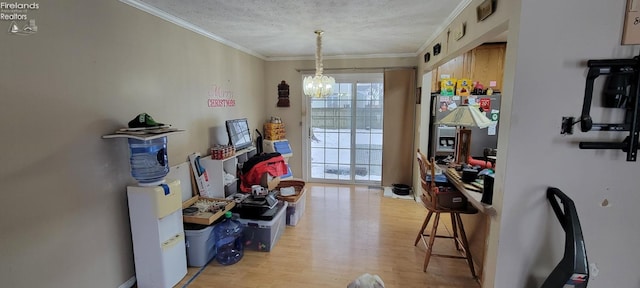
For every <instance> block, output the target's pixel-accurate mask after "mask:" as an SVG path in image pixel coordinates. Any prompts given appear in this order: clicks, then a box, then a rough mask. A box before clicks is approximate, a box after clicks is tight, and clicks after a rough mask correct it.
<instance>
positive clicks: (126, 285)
mask: <svg viewBox="0 0 640 288" xmlns="http://www.w3.org/2000/svg"><path fill="white" fill-rule="evenodd" d="M133 284H136V275H133V276H131V278H129V280H127V282H124V283H122V285H120V286H118V288H131V287H133Z"/></svg>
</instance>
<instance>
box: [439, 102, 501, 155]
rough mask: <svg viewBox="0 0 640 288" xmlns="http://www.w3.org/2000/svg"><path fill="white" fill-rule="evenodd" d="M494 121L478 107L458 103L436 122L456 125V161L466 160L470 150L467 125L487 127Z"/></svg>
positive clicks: (469, 134) (469, 133)
mask: <svg viewBox="0 0 640 288" xmlns="http://www.w3.org/2000/svg"><path fill="white" fill-rule="evenodd" d="M495 123H496V122H494V121H491V119H489V118H487V116H486V115H485V114H484V113H483V112H481V111H480V108H479V107H475V106H469V105H460V106H458V107H456V108H455V109H453V111H451V112H450V113H449V114H448V115H447V116H445V117H444V118H442V119H441V120H440V121H438V122H437V124H440V125H446V126H456V127H457V128H458V129H456V130H457V131H456V149H455V150H456V155H455V161H456V163H461V162H467V159H469V156H470V155H469V154H470V150H471V130H470V129H467V127H478V128H487V127H489V126H491V125H493V124H495Z"/></svg>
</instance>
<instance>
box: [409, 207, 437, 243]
mask: <svg viewBox="0 0 640 288" xmlns="http://www.w3.org/2000/svg"><path fill="white" fill-rule="evenodd" d="M432 215H433V212H431V211H429V214H427V217H426V218H424V223H422V228H421V229H420V233H418V236H417V237H416V242H415V243H413V246H416V245H418V241H420V238H422V235H424V229H426V228H427V224H429V220H431V216H432Z"/></svg>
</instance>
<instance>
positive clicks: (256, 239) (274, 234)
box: [237, 201, 287, 252]
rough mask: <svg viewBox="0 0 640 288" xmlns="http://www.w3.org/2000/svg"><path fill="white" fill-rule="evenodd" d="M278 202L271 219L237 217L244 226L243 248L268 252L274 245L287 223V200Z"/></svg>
mask: <svg viewBox="0 0 640 288" xmlns="http://www.w3.org/2000/svg"><path fill="white" fill-rule="evenodd" d="M282 204H283V205H282V206H280V204H278V207H279V208H277V209H279V211H278V212H277V213H276V216H275V217H273V219H272V220H271V221H264V220H252V219H242V218H239V219H237V220H238V221H240V223H242V226H243V227H244V230H243V236H244V244H245V246H244V248H245V249H247V250H255V251H264V252H269V251H271V249H273V246H275V245H276V242H278V239H280V236H282V233H284V229H285V228H286V225H287V219H286V211H287V202H284V201H283V203H282Z"/></svg>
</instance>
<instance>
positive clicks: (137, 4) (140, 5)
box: [120, 0, 267, 60]
mask: <svg viewBox="0 0 640 288" xmlns="http://www.w3.org/2000/svg"><path fill="white" fill-rule="evenodd" d="M120 2H122V3H125V4H127V5H130V6H132V7H134V8H137V9H140V10H142V11H144V12H147V13H149V14H151V15H154V16H157V17H160V18H162V19H164V20H166V21H169V22H171V23H173V24H176V25H178V26H180V27H182V28H185V29H187V30H190V31H193V32H195V33H198V34H200V35H202V36H205V37H207V38H210V39H212V40H215V41H217V42H220V43H222V44H224V45H227V46H229V47H232V48H235V49H238V50H240V51H242V52H245V53H247V54H249V55H253V56H256V57H258V58H260V59H262V60H267V58H266V57H264V56H263V55H260V54H259V53H257V52H255V51H253V50H251V49H248V48H246V47H244V46H240V45H238V44H236V43H234V42H231V41H229V40H227V39H224V38H222V37H220V36H218V35H215V34H213V33H211V32H208V31H206V30H204V29H202V28H201V27H199V26H197V25H193V24H191V23H189V22H187V21H185V20H183V19H181V18H179V17H176V16H174V15H171V14H169V13H167V12H164V11H162V10H160V9H158V8H156V7H153V6H151V5H149V4H147V3H144V2H142V1H138V0H120Z"/></svg>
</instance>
